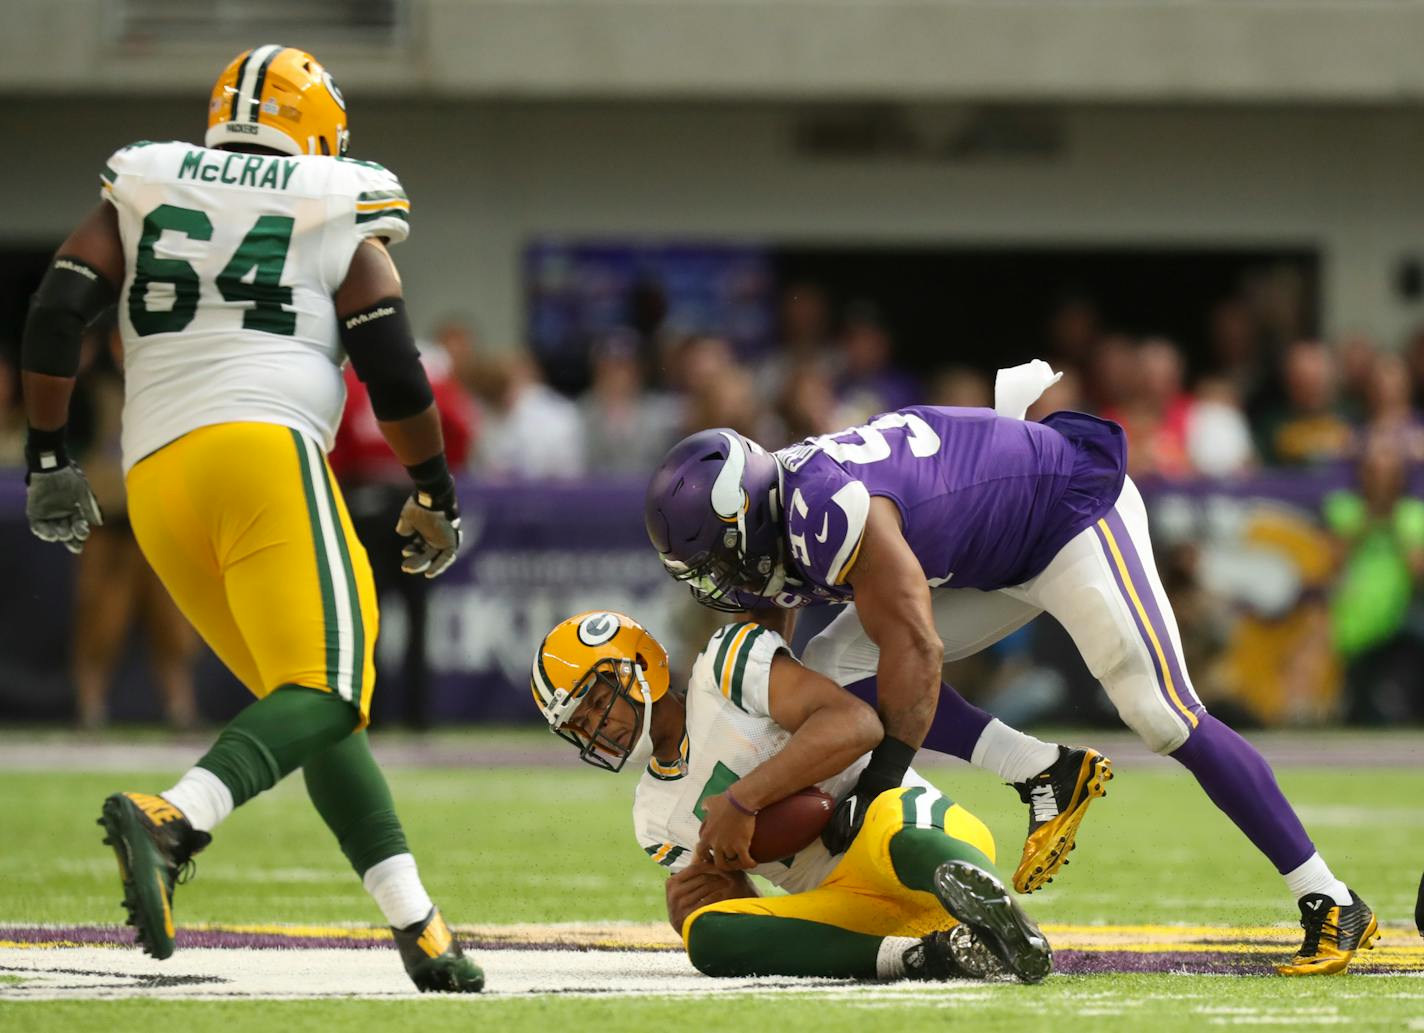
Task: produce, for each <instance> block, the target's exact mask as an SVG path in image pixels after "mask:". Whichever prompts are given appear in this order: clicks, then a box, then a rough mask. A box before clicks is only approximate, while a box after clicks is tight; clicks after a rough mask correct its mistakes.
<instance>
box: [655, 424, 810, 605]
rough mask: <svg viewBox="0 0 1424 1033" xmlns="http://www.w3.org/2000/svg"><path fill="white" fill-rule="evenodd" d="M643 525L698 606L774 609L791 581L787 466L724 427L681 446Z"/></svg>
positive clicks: (658, 477) (665, 468) (658, 479)
mask: <svg viewBox="0 0 1424 1033" xmlns="http://www.w3.org/2000/svg"><path fill="white" fill-rule="evenodd" d="M643 519H644V523H645V524H646V526H647V530H648V537H649V538H650V539H651V540H652V543H653V547H654V548H655V549H657V550H658V555H659V557H660V558H661V559H662V561H663V566H664V567H666V568H667V571H668V573H669V574H671V575H672V576H673V577H674V578H676V579H677V580H679V581H684V582H686V583H687V584H688V586H689V587H690V588H691V589H692V594H693V595H694V596H696V597H697V601H698V602H700V603H702V604H703V605H705V606H710V607H712V608H713V609H717V610H729V611H736V610H745V609H750V608H752V607H755V606H769V605H772V603H771V599H770V597H771V596H773V595H775V594H776V592H777V591H779V590H780V588H781V586H782V584H783V582H784V581H785V574H784V572H783V567H782V545H781V537H782V535H781V468H780V466H779V465H778V464H777V461H776V459H775V458H774V457H773V456H771V455H769V454H768V453H767V451H766V450H765V449H764V448H762V447H761V446H760V445H758V444H757V443H756V442H755V441H752V440H750V439H749V438H745V437H743V436H742V435H740V434H738V433H737V432H736V431H734V430H732V429H730V428H727V427H719V428H717V429H715V430H704V431H701V432H699V433H697V434H693V435H692V436H691V437H688V438H684V439H683V440H682V441H680V442H678V443H677V444H676V445H674V446H673V447H672V450H671V451H669V452H668V454H667V456H666V457H665V458H664V459H663V462H662V465H660V466H659V467H658V469H657V471H656V472H655V473H654V474H653V478H652V481H651V482H650V483H649V484H648V494H647V498H646V499H645V501H644V506H643Z"/></svg>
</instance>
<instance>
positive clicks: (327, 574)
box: [22, 45, 484, 991]
mask: <svg viewBox="0 0 1424 1033" xmlns="http://www.w3.org/2000/svg"><path fill="white" fill-rule="evenodd" d="M347 139H348V128H347V118H346V110H345V102H344V101H343V100H342V97H341V93H340V92H339V91H338V89H337V88H336V85H335V83H333V82H332V79H331V76H330V75H328V74H327V73H326V71H325V70H324V69H323V68H322V66H321V65H320V64H318V63H317V61H316V59H315V58H313V57H312V56H311V55H310V54H307V53H304V52H302V51H300V50H296V49H293V48H291V47H283V46H277V45H270V46H262V47H257V48H255V49H253V50H250V51H248V52H247V53H244V54H241V55H240V56H239V57H238V58H237V59H236V60H234V61H233V62H232V64H230V65H229V66H228V67H227V69H226V70H224V71H223V73H222V75H221V77H220V78H219V79H218V81H217V84H216V85H215V86H214V88H213V92H212V97H211V101H210V103H209V106H208V129H207V136H206V140H205V143H206V146H203V147H199V146H194V145H191V144H187V143H176V142H174V143H137V144H134V145H132V146H130V147H125V148H124V149H122V150H120V151H118V152H117V153H116V154H114V155H113V156H112V157H111V158H110V159H109V161H108V163H107V164H106V165H105V166H104V167H103V169H102V171H101V172H100V185H101V203H100V204H99V205H98V207H97V208H96V209H95V210H94V211H93V212H92V213H91V214H90V215H89V216H88V217H87V218H86V219H85V220H84V221H83V222H82V223H81V224H80V225H79V227H78V228H77V229H75V231H74V232H73V233H72V234H70V236H69V238H68V239H67V240H65V242H64V244H63V245H62V246H61V247H60V249H59V252H58V254H57V256H56V257H55V259H54V261H53V263H52V264H51V266H50V268H49V270H48V272H47V273H46V275H45V277H44V280H43V282H42V283H41V285H40V288H39V290H38V292H37V293H36V295H35V297H34V300H33V302H32V304H31V308H30V314H29V317H28V320H27V323H26V327H25V336H24V341H23V356H22V362H23V367H24V374H23V375H24V388H25V407H26V414H27V416H28V418H29V438H28V442H27V447H26V453H25V455H26V463H27V467H28V475H27V484H28V486H29V490H28V498H27V504H26V512H27V515H28V517H29V521H30V526H31V528H32V529H33V530H34V533H35V534H36V535H38V536H39V537H40V538H42V539H44V540H45V541H53V542H60V543H62V544H63V545H64V546H65V547H66V548H68V549H69V550H70V551H71V552H79V551H80V550H81V549H82V548H83V545H84V540H85V538H86V537H87V536H88V534H89V529H90V527H92V526H93V525H95V524H98V523H100V522H101V521H102V515H101V514H100V512H99V508H98V505H97V504H96V503H95V501H94V496H93V494H92V493H91V492H90V490H89V486H88V484H87V483H86V481H85V479H84V475H83V474H82V473H81V472H80V471H79V468H78V467H76V466H75V465H74V464H73V462H71V461H70V459H69V457H68V455H67V454H66V450H65V422H66V420H67V418H68V407H69V398H70V392H71V390H72V388H73V384H74V375H75V371H76V368H77V365H78V357H79V342H80V336H81V334H82V332H83V329H84V327H85V326H86V325H87V324H88V323H89V322H91V321H92V320H93V319H94V318H95V317H96V316H98V315H99V314H100V313H101V312H102V311H103V310H105V309H107V308H108V307H109V306H110V305H113V304H115V303H117V305H118V317H119V327H120V330H121V333H122V337H123V345H124V374H125V405H124V414H123V463H124V469H125V473H126V482H127V487H128V500H129V516H130V519H131V521H132V524H133V530H134V534H135V536H136V537H137V539H138V542H139V545H140V546H141V548H142V549H143V552H144V555H145V556H146V557H147V559H148V561H149V563H150V564H152V566H153V569H154V570H155V571H156V572H157V574H158V576H159V577H160V578H161V579H162V581H163V584H164V585H165V587H166V588H167V589H168V591H169V592H170V593H171V594H172V596H173V598H174V600H175V601H176V602H177V604H178V606H179V608H180V609H181V610H182V611H183V613H184V614H185V615H186V616H187V618H188V619H189V620H190V621H191V622H192V623H193V626H194V627H196V628H197V629H198V631H199V633H200V634H201V635H202V636H203V638H204V640H205V641H206V642H207V643H208V645H209V646H211V647H212V649H213V651H214V652H215V653H217V655H218V657H219V658H220V659H221V660H222V661H223V663H225V664H226V665H227V666H228V668H230V669H231V670H232V672H233V673H234V674H235V675H236V676H237V677H238V678H239V679H240V680H241V681H242V683H243V684H244V685H246V686H247V688H248V689H249V690H251V692H252V694H253V695H254V696H256V697H257V701H256V702H255V703H252V704H251V705H249V706H248V707H247V708H246V709H245V710H243V711H242V713H241V714H239V715H238V717H237V718H236V719H235V720H233V722H232V723H231V724H230V725H228V726H227V727H226V728H225V729H224V730H223V731H222V733H221V734H220V735H219V736H218V739H217V741H216V742H215V743H214V744H213V746H212V748H211V749H210V750H208V752H207V753H206V754H205V755H204V756H203V757H202V758H201V759H200V760H199V761H198V763H197V765H196V766H195V767H193V768H192V769H191V770H190V771H189V772H188V773H187V774H185V775H184V776H183V777H182V779H181V780H179V782H178V783H177V785H175V786H173V787H172V788H171V789H169V790H168V791H167V792H164V793H161V794H159V795H157V796H153V795H147V794H143V793H117V794H115V795H113V796H110V797H109V798H108V799H107V800H105V801H104V805H103V811H102V817H101V819H100V824H101V825H102V826H103V827H104V831H105V833H106V838H105V842H107V843H110V844H111V845H112V846H113V848H114V851H115V853H116V854H117V856H118V862H119V872H120V875H121V877H122V879H123V887H124V904H125V907H126V908H127V910H128V916H129V922H130V924H132V925H133V926H134V927H135V928H136V929H137V931H138V941H139V943H140V944H141V945H142V946H143V948H144V950H146V951H147V952H148V953H150V954H152V955H153V956H154V957H157V958H166V957H168V956H169V955H170V954H172V953H173V949H174V946H175V942H174V941H175V932H174V919H173V890H174V884H175V882H176V881H177V880H178V876H179V873H180V872H181V871H182V870H183V869H184V868H185V867H186V866H187V865H188V863H189V861H190V860H191V858H192V856H193V855H194V854H196V853H197V852H198V851H199V850H201V849H203V847H205V846H206V845H207V844H208V843H209V841H210V840H211V838H212V831H213V829H214V828H216V827H217V825H218V824H219V823H220V822H221V821H222V820H223V819H224V818H225V817H227V815H228V814H229V813H231V812H232V810H233V808H234V807H238V806H241V805H242V804H244V803H246V802H247V801H248V800H250V799H252V798H253V797H254V796H256V795H257V794H258V793H260V792H262V791H263V790H265V789H270V788H271V787H272V786H273V785H274V784H275V783H276V782H277V781H279V780H280V779H281V778H283V777H284V776H286V775H288V774H290V773H291V772H293V771H295V770H296V769H298V768H301V770H302V775H303V777H304V778H305V780H306V785H307V790H308V792H309V793H310V795H311V799H312V803H313V804H314V805H315V806H316V809H317V811H318V812H319V813H320V814H321V816H322V818H323V819H324V820H325V822H326V824H327V825H328V826H329V827H330V829H331V831H332V833H333V834H334V835H335V836H336V839H337V841H338V843H339V844H340V846H341V849H342V851H343V852H344V853H345V854H346V857H347V858H348V859H349V860H350V862H351V864H352V866H353V867H354V868H355V869H356V873H357V875H358V876H359V877H360V878H361V880H362V882H363V884H364V885H365V887H366V889H367V890H368V891H369V892H370V894H371V896H372V897H373V898H375V901H376V903H377V904H378V905H379V906H380V908H381V911H382V912H383V913H384V915H385V917H386V920H387V921H388V922H389V923H390V925H391V926H392V927H393V928H394V930H395V940H396V944H397V946H398V948H399V950H400V953H401V956H402V959H403V960H404V963H405V967H406V971H407V972H408V973H409V974H410V977H411V979H412V980H413V981H414V982H415V984H416V985H417V986H418V987H419V988H420V989H421V990H442V991H477V990H479V989H480V988H481V987H482V986H483V983H484V976H483V974H482V973H481V971H480V970H479V968H478V967H477V966H476V965H475V964H474V963H473V962H472V961H471V960H469V959H468V958H467V957H465V956H464V954H463V953H462V952H461V950H460V947H459V945H458V943H457V942H456V941H455V940H454V938H453V937H452V936H451V934H450V931H449V928H448V927H447V926H446V924H445V922H444V920H443V919H442V918H441V916H440V912H439V911H438V910H436V908H435V907H434V905H433V904H432V903H431V900H430V897H429V896H428V895H427V893H426V891H425V888H424V887H423V886H422V884H421V881H420V877H419V875H418V874H417V871H416V865H415V860H414V858H413V857H412V856H411V854H410V851H409V849H408V847H407V845H406V840H405V835H404V832H403V831H402V829H401V824H400V821H399V820H398V819H397V817H396V813H395V808H394V804H393V802H392V799H391V794H390V790H389V789H388V788H387V786H386V782H385V779H384V778H383V777H382V775H381V772H380V770H379V769H378V768H377V767H376V764H375V761H374V760H373V759H372V756H371V752H370V747H369V745H368V744H367V739H366V733H365V727H366V722H367V715H368V713H369V705H370V699H371V690H372V687H373V680H374V678H373V667H372V648H373V646H374V643H375V640H376V620H377V615H376V596H375V591H374V589H373V586H372V581H371V569H370V565H369V563H368V562H367V559H366V554H365V551H364V549H363V548H362V546H361V543H360V542H359V541H358V540H357V538H356V535H355V533H354V532H353V531H352V527H351V518H350V516H349V515H348V514H347V511H346V505H345V503H344V502H343V500H342V497H341V491H340V489H339V488H338V487H337V485H336V482H335V481H334V480H333V478H332V476H331V471H330V470H329V469H328V467H327V464H326V459H325V452H326V450H327V449H328V448H329V447H330V446H331V443H332V437H333V435H334V433H335V430H336V426H337V423H338V421H339V419H340V416H341V410H342V406H343V404H344V401H345V392H344V388H343V384H342V378H341V365H342V363H343V362H344V361H345V359H346V358H347V357H349V358H350V360H351V362H352V365H353V366H354V367H355V369H356V372H357V374H358V375H359V376H360V378H361V379H362V380H363V381H364V382H365V383H366V385H367V386H368V388H369V390H370V395H371V401H372V405H373V407H374V409H375V412H376V415H377V417H378V418H379V419H380V421H381V428H382V430H383V432H384V433H385V436H386V439H387V441H389V442H390V445H391V448H392V450H393V451H394V452H395V453H396V455H397V456H398V457H399V458H400V460H401V461H402V462H403V463H404V464H405V465H406V467H407V469H408V470H409V471H410V474H411V478H412V481H413V490H412V493H411V496H410V499H409V500H408V501H407V502H406V504H405V506H404V508H403V509H402V512H401V515H400V522H399V526H398V528H397V530H398V531H399V532H400V533H401V534H403V535H405V536H406V537H408V538H409V539H410V543H409V544H408V545H407V546H406V547H405V548H404V549H403V554H404V556H405V562H404V564H403V567H404V569H405V570H406V571H407V572H409V573H411V574H424V575H425V576H426V577H434V576H436V575H437V574H439V573H441V572H442V571H443V570H444V569H445V568H446V567H448V566H449V564H450V563H451V562H452V561H453V560H454V558H455V554H456V551H457V550H458V548H459V544H460V517H459V508H458V506H457V504H456V499H455V486H454V481H453V480H452V478H451V476H450V472H449V470H448V469H447V467H446V463H445V457H444V444H443V442H442V440H441V436H440V423H439V419H438V414H437V412H436V409H435V406H434V403H433V400H432V396H431V390H430V385H429V383H428V382H427V380H426V377H425V373H424V371H423V370H422V368H421V365H420V362H419V359H418V357H417V353H416V349H415V346H414V341H413V338H412V336H411V331H410V327H409V323H408V321H407V319H406V315H405V306H404V302H403V301H402V300H401V283H400V278H399V276H398V275H397V274H396V270H395V266H394V265H393V264H392V263H391V258H390V255H389V254H388V252H387V245H388V244H393V243H396V242H398V241H401V240H404V239H405V237H406V233H407V225H408V223H407V215H408V212H409V210H410V204H409V202H408V201H407V199H406V195H405V193H404V191H403V190H402V189H401V185H400V182H399V180H397V179H396V177H395V176H394V175H393V174H392V173H390V172H388V171H387V170H386V169H384V168H382V167H381V166H379V165H376V164H374V163H373V162H365V161H356V160H354V159H351V158H348V157H347V156H346V147H347Z"/></svg>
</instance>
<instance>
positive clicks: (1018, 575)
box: [776, 406, 1127, 606]
mask: <svg viewBox="0 0 1424 1033" xmlns="http://www.w3.org/2000/svg"><path fill="white" fill-rule="evenodd" d="M776 458H777V460H778V461H779V462H780V463H781V466H782V468H783V470H784V479H783V485H782V493H781V498H782V505H783V507H784V512H785V521H786V537H787V543H786V544H787V568H788V570H787V573H788V574H789V575H791V576H792V577H794V578H796V579H797V580H799V581H801V582H802V584H800V585H794V586H788V587H787V589H786V590H785V592H783V593H782V595H780V596H779V597H778V598H777V602H778V603H779V604H780V605H783V606H796V605H802V604H805V603H807V602H812V601H815V600H822V601H824V600H840V601H844V600H846V599H849V598H851V597H852V596H853V595H854V593H853V591H852V589H851V587H850V585H848V584H846V574H847V572H848V571H849V570H850V569H851V567H852V566H853V565H854V563H855V559H856V556H857V555H858V554H859V551H860V543H861V537H862V535H863V534H864V531H865V521H866V517H867V515H868V514H869V512H870V497H871V496H872V495H883V496H884V497H886V498H888V499H890V500H891V501H892V502H894V503H895V505H896V506H897V507H898V508H899V510H900V517H901V520H902V522H903V527H904V533H905V539H906V540H907V541H908V542H909V543H910V548H911V549H913V550H914V553H915V557H916V559H918V560H919V561H920V566H921V568H922V569H923V570H924V572H925V580H926V581H928V582H929V584H930V586H931V587H934V588H937V587H939V586H940V585H953V586H954V587H955V588H979V589H984V590H990V589H995V588H1005V587H1007V586H1009V585H1017V584H1021V583H1023V582H1024V581H1027V580H1028V579H1029V578H1031V577H1033V576H1034V575H1035V574H1037V573H1039V572H1040V571H1041V570H1043V568H1044V567H1046V566H1047V565H1048V563H1049V561H1050V560H1052V559H1053V557H1054V556H1055V555H1056V554H1057V553H1058V550H1059V549H1061V548H1062V547H1063V546H1064V545H1065V544H1067V542H1068V541H1069V539H1071V538H1072V537H1073V536H1074V535H1076V534H1078V533H1079V532H1080V531H1082V530H1083V529H1084V528H1085V527H1088V526H1090V525H1091V524H1092V523H1093V522H1094V521H1095V520H1097V519H1098V518H1099V517H1101V516H1102V515H1103V514H1104V513H1106V512H1107V511H1108V510H1109V509H1111V508H1112V506H1113V503H1114V502H1116V501H1117V497H1118V495H1119V494H1120V493H1121V491H1122V483H1123V477H1124V472H1125V468H1126V465H1127V446H1126V439H1125V437H1124V435H1123V431H1122V428H1121V427H1119V426H1118V425H1117V424H1115V423H1109V422H1108V421H1106V420H1099V419H1096V418H1095V417H1092V416H1086V415H1083V414H1082V413H1073V412H1060V413H1054V414H1053V415H1052V416H1049V417H1048V418H1047V419H1045V420H1044V421H1043V422H1042V423H1031V422H1026V421H1024V420H1014V419H1009V418H1007V417H1003V416H998V415H996V414H995V413H994V411H993V410H992V409H957V408H939V407H935V406H911V407H909V408H905V409H900V410H897V411H895V412H890V413H885V414H883V415H881V416H877V417H876V418H875V419H874V420H872V421H871V422H870V423H869V425H867V426H864V427H854V428H851V429H850V430H846V431H842V432H841V433H839V434H831V435H827V436H825V437H820V438H810V439H808V440H806V441H804V442H802V443H801V444H799V445H792V446H791V447H789V448H785V449H782V450H781V451H780V452H777V453H776Z"/></svg>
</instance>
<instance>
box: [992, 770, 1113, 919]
mask: <svg viewBox="0 0 1424 1033" xmlns="http://www.w3.org/2000/svg"><path fill="white" fill-rule="evenodd" d="M1112 777H1113V775H1112V761H1110V760H1108V758H1107V757H1104V756H1103V755H1102V754H1101V753H1099V752H1098V751H1097V750H1093V749H1086V748H1085V749H1079V750H1070V749H1069V748H1068V747H1066V746H1060V747H1058V759H1057V760H1056V761H1054V762H1053V764H1052V765H1051V766H1050V767H1048V768H1045V769H1044V770H1043V771H1040V772H1039V773H1038V774H1037V775H1034V776H1033V777H1032V778H1030V779H1028V780H1027V781H1024V782H1017V783H1015V784H1014V788H1015V789H1017V790H1018V791H1019V799H1020V800H1022V801H1023V802H1024V803H1026V804H1028V838H1027V839H1026V840H1025V841H1024V849H1023V860H1021V861H1020V862H1019V866H1018V868H1017V869H1015V871H1014V889H1016V890H1018V891H1019V892H1020V893H1032V892H1033V891H1034V890H1037V889H1041V888H1042V887H1043V885H1044V884H1045V883H1049V882H1052V881H1053V875H1054V873H1055V872H1057V871H1058V869H1059V868H1061V867H1062V866H1063V865H1065V864H1067V863H1068V851H1070V850H1072V849H1073V847H1074V845H1075V840H1076V837H1077V835H1078V826H1079V825H1081V824H1082V823H1083V815H1085V814H1086V813H1087V812H1088V804H1090V803H1092V802H1093V798H1094V797H1097V796H1106V795H1107V790H1106V789H1105V788H1103V786H1104V783H1106V782H1108V781H1110V780H1111V779H1112Z"/></svg>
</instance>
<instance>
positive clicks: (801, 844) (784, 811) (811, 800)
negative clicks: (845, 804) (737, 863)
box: [751, 786, 836, 864]
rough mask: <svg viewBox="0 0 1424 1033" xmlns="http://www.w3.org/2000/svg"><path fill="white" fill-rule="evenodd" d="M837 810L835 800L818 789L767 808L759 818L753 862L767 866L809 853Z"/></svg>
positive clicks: (777, 802) (760, 813) (809, 790)
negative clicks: (803, 852) (808, 850)
mask: <svg viewBox="0 0 1424 1033" xmlns="http://www.w3.org/2000/svg"><path fill="white" fill-rule="evenodd" d="M835 809H836V801H835V797H833V796H831V795H830V794H829V793H823V792H821V790H819V789H817V788H816V787H815V786H811V787H810V788H809V789H802V790H801V791H799V792H796V793H792V794H791V795H790V796H788V797H786V799H784V800H778V801H776V803H772V804H767V805H766V806H765V807H763V808H762V809H761V811H760V812H759V813H758V814H757V818H756V831H755V832H753V833H752V845H751V854H752V859H753V860H754V861H756V862H757V863H758V864H764V863H766V862H768V861H780V860H783V859H784V858H787V857H790V856H791V855H792V854H795V853H797V852H798V851H801V850H804V849H806V848H807V847H808V846H810V845H811V844H812V843H813V842H815V840H816V837H817V836H819V835H820V834H821V830H822V829H824V828H825V827H826V822H828V821H830V820H831V813H832V812H833V811H834V810H835Z"/></svg>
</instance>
